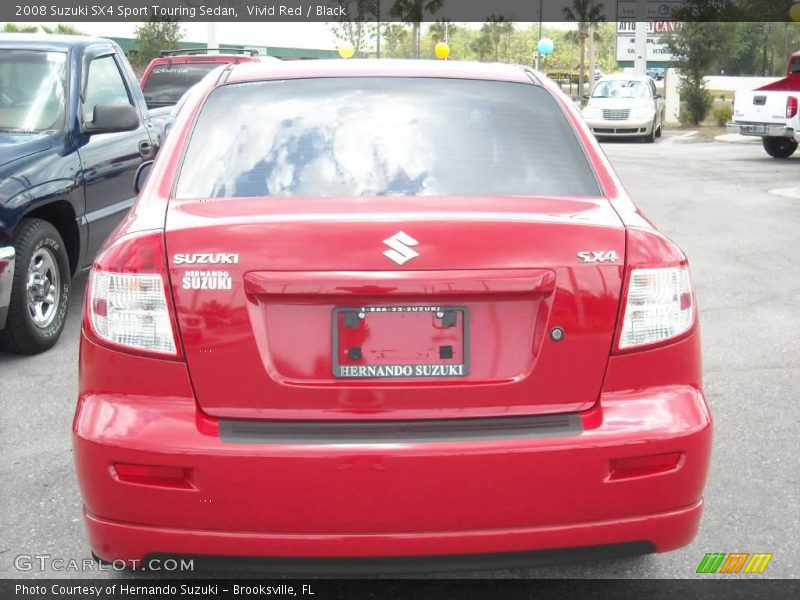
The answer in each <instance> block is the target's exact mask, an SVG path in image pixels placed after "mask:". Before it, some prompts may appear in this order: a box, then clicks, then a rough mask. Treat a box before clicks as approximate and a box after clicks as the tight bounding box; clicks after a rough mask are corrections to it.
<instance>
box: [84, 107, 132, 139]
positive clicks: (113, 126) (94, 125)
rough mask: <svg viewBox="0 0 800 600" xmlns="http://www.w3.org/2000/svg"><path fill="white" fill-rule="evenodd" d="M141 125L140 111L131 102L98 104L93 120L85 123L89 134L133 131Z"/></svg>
mask: <svg viewBox="0 0 800 600" xmlns="http://www.w3.org/2000/svg"><path fill="white" fill-rule="evenodd" d="M138 127H139V113H137V112H136V109H135V108H133V106H131V105H130V104H97V105H96V106H95V107H94V115H93V116H92V120H91V121H89V122H86V123H84V124H83V132H84V133H86V134H88V135H96V134H98V133H118V132H121V131H133V130H134V129H137V128H138Z"/></svg>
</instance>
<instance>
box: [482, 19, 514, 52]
mask: <svg viewBox="0 0 800 600" xmlns="http://www.w3.org/2000/svg"><path fill="white" fill-rule="evenodd" d="M513 31H514V24H513V23H512V22H511V21H509V20H507V19H506V18H505V17H504V16H503V15H500V16H499V17H496V16H495V15H491V16H489V17H488V18H487V19H486V23H484V24H483V27H481V32H483V33H484V34H486V36H487V37H488V38H489V39H490V40H491V41H492V48H493V49H494V62H500V42H501V40H502V39H503V36H504V35H510V34H511V32H513Z"/></svg>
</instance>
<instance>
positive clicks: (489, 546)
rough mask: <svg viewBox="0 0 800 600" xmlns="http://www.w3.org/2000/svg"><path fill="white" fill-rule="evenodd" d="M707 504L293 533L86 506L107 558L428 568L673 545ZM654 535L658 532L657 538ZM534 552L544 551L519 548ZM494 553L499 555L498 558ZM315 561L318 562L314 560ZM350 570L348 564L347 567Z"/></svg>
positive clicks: (97, 546) (93, 535)
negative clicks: (503, 523) (444, 527)
mask: <svg viewBox="0 0 800 600" xmlns="http://www.w3.org/2000/svg"><path fill="white" fill-rule="evenodd" d="M702 508H703V503H702V501H699V502H696V503H695V504H693V505H691V506H687V507H684V508H681V509H677V510H673V511H668V512H663V513H655V514H651V515H640V516H636V517H631V518H626V519H611V520H607V521H592V522H585V523H570V524H564V525H552V526H542V527H517V528H508V529H487V530H464V531H455V532H454V531H423V532H413V533H405V532H402V533H375V534H317V535H313V534H297V535H291V534H280V533H273V534H270V533H261V532H243V531H226V532H219V531H209V530H185V529H175V528H167V527H147V526H143V525H133V524H129V523H118V522H113V521H106V520H104V519H100V518H98V517H94V516H92V515H90V514H88V513H84V521H85V523H86V526H87V529H88V532H89V543H90V545H91V547H92V549H93V551H94V552H95V554H96V555H98V556H100V557H102V558H104V559H106V560H120V559H122V560H126V561H128V562H131V563H133V562H134V561H137V562H141V561H144V560H146V558H147V557H151V556H157V555H162V556H163V555H167V556H198V555H199V556H207V557H241V558H249V557H267V558H283V559H295V560H296V561H297V562H299V561H301V560H304V559H312V560H316V561H319V562H318V565H319V566H321V567H325V566H326V561H327V565H330V564H331V562H332V561H336V560H339V559H359V558H361V559H372V558H383V559H386V558H411V557H415V558H416V557H419V558H422V557H424V558H427V559H429V560H428V561H426V562H428V563H429V564H428V566H426V567H425V570H431V569H433V570H449V569H448V568H446V566H445V565H447V563H449V562H450V561H451V560H452V559H453V558H455V557H470V556H473V557H475V558H476V559H477V558H478V557H483V558H484V559H485V562H487V563H491V562H496V563H497V565H496V566H505V565H507V564H508V563H509V562H510V561H513V562H515V563H518V564H526V563H527V562H530V563H532V564H535V563H536V562H539V561H541V559H545V560H546V559H549V558H551V557H560V556H563V557H564V559H565V560H568V559H569V558H570V553H569V552H564V550H572V549H576V550H577V549H580V550H585V551H586V552H585V556H586V557H587V558H594V557H595V554H594V553H593V552H592V550H594V549H596V557H598V558H602V557H604V553H605V552H613V551H614V549H615V548H620V550H622V549H623V548H626V547H627V548H637V552H640V553H645V552H648V551H653V550H654V549H657V550H660V551H666V550H672V549H674V548H680V547H682V546H685V545H687V544H689V543H690V542H691V541H692V539H693V538H694V536H695V534H696V533H697V530H698V527H699V524H700V518H701V514H702ZM643 538H647V539H643ZM651 540H657V541H658V545H655V542H651ZM531 552H535V553H536V554H538V555H539V556H528V557H525V556H520V554H528V553H531ZM504 555H510V556H508V557H507V558H508V560H504V558H506V557H505V556H504ZM492 556H497V557H498V559H497V560H496V561H492V560H490V557H492ZM454 562H456V563H457V562H458V561H454ZM480 564H483V563H480ZM287 566H291V565H290V564H289V563H284V564H282V565H281V567H282V570H283V568H284V567H287ZM342 566H343V567H345V566H344V565H342ZM347 566H349V567H350V570H353V569H355V570H356V571H358V570H361V569H359V565H358V563H357V562H355V561H354V562H353V564H351V565H347ZM376 566H377V565H376ZM417 566H419V565H417ZM309 567H310V570H313V564H312V565H309ZM455 567H456V568H457V567H458V565H457V564H456V565H455ZM344 570H348V569H347V568H346V567H345V568H344ZM392 570H393V569H392ZM411 570H416V569H411Z"/></svg>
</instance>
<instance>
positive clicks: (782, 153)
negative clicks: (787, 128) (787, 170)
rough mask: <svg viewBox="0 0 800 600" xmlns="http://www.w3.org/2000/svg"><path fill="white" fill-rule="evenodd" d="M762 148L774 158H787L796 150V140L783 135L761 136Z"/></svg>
mask: <svg viewBox="0 0 800 600" xmlns="http://www.w3.org/2000/svg"><path fill="white" fill-rule="evenodd" d="M761 141H762V143H763V144H764V150H766V151H767V154H769V155H770V156H772V157H774V158H789V157H790V156H791V155H792V154H794V151H795V150H797V142H795V141H794V140H793V139H790V138H784V137H765V138H761Z"/></svg>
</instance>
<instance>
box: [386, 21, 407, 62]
mask: <svg viewBox="0 0 800 600" xmlns="http://www.w3.org/2000/svg"><path fill="white" fill-rule="evenodd" d="M383 39H384V40H385V41H386V54H387V55H388V56H389V58H397V54H398V51H399V50H400V47H401V46H402V45H403V44H404V43H405V41H406V40H407V39H408V30H407V29H406V26H405V25H400V24H399V23H392V24H390V25H385V26H384V28H383Z"/></svg>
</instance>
